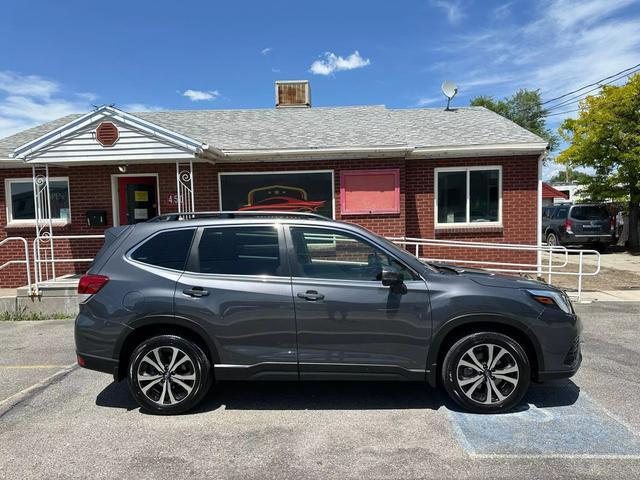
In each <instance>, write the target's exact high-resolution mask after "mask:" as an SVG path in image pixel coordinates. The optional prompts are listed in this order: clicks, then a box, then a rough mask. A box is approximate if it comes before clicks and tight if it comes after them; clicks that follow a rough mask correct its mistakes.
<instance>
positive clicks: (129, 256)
mask: <svg viewBox="0 0 640 480" xmlns="http://www.w3.org/2000/svg"><path fill="white" fill-rule="evenodd" d="M180 230H193V234H192V236H191V244H190V245H189V248H188V249H187V250H188V251H187V258H186V260H185V262H184V267H183V268H182V270H177V269H175V268H169V267H163V266H161V265H154V264H153V263H147V262H143V261H141V260H137V259H135V258H133V257H132V255H133V254H134V253H135V252H136V251H137V250H138V249H139V248H140V247H142V246H143V245H144V244H145V243H147V242H149V241H150V240H151V239H153V238H155V237H157V236H158V235H161V234H163V233H168V232H176V231H180ZM197 235H198V227H195V226H188V227H177V228H165V229H162V230H158V231H157V232H154V233H153V234H152V235H149V236H148V237H145V238H143V239H142V240H140V241H139V242H138V243H136V244H135V245H134V246H133V247H131V248H129V250H127V252H126V253H125V255H124V258H125V259H126V260H127V261H129V262H131V263H135V264H136V265H138V266H141V267H142V268H146V269H149V268H159V269H161V270H165V271H167V272H178V273H184V272H185V271H186V268H187V267H188V266H189V261H190V259H191V254H192V252H193V245H194V243H195V239H196V236H197Z"/></svg>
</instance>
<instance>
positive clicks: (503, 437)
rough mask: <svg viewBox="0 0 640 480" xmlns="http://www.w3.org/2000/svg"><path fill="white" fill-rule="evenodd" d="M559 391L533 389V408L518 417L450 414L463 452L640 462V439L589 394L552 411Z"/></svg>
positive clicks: (519, 413) (531, 403)
mask: <svg viewBox="0 0 640 480" xmlns="http://www.w3.org/2000/svg"><path fill="white" fill-rule="evenodd" d="M557 390H559V389H558V388H557V387H556V388H553V387H550V388H549V387H546V388H545V387H539V386H536V387H532V390H531V392H530V394H529V395H528V396H527V397H525V402H528V408H527V407H526V406H525V407H524V408H523V409H521V410H520V411H516V412H514V413H506V414H500V415H478V414H472V413H463V412H458V411H451V410H450V411H449V418H450V420H451V424H452V426H453V429H454V431H455V432H456V435H457V437H458V440H459V441H460V444H461V446H462V447H463V449H464V450H465V451H466V452H467V453H469V454H471V455H490V456H496V455H497V456H499V455H523V456H525V455H529V456H531V455H533V456H556V455H562V456H565V455H567V456H570V455H576V456H596V457H597V456H603V457H606V456H634V457H635V456H640V437H639V436H638V435H636V434H634V433H633V432H632V431H631V430H630V429H629V428H627V427H626V426H625V425H624V424H623V423H621V422H620V421H618V420H616V419H615V418H614V417H612V416H611V415H610V414H609V413H607V411H605V410H604V409H603V408H602V407H600V406H598V405H597V404H596V403H595V402H594V401H592V400H591V399H589V398H588V396H587V395H585V394H584V393H581V394H580V395H577V396H576V398H575V399H573V400H572V401H571V402H570V403H569V402H564V404H563V402H558V403H560V404H559V405H557V406H556V405H554V406H548V405H549V403H550V402H548V401H544V400H543V398H544V397H547V398H548V397H549V396H553V395H554V393H559V392H557ZM574 400H575V401H574ZM541 405H544V406H541Z"/></svg>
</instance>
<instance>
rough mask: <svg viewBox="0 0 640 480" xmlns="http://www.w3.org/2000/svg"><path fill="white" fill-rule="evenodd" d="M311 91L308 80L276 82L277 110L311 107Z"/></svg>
mask: <svg viewBox="0 0 640 480" xmlns="http://www.w3.org/2000/svg"><path fill="white" fill-rule="evenodd" d="M310 106H311V90H310V88H309V81H308V80H279V81H277V82H276V108H285V107H307V108H308V107H310Z"/></svg>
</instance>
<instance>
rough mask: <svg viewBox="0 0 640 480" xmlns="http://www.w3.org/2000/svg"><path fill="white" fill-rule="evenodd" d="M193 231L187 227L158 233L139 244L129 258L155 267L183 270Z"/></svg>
mask: <svg viewBox="0 0 640 480" xmlns="http://www.w3.org/2000/svg"><path fill="white" fill-rule="evenodd" d="M194 231H195V230H194V229H193V228H189V229H185V230H171V231H168V232H162V233H159V234H158V235H155V236H153V237H151V238H150V239H149V240H147V241H146V242H144V243H143V244H142V245H140V246H139V247H138V248H137V249H136V250H135V251H134V252H133V253H132V254H131V258H132V259H133V260H137V261H139V262H142V263H148V264H149V265H155V266H157V267H164V268H170V269H172V270H184V267H185V264H186V262H187V257H188V256H189V247H190V246H191V239H192V238H193V232H194Z"/></svg>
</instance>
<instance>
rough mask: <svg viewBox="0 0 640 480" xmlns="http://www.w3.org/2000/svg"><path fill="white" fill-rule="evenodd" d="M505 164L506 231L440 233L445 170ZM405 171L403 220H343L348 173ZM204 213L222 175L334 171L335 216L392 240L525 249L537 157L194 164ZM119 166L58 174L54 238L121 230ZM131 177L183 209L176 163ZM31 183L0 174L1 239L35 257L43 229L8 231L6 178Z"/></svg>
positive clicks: (440, 252)
mask: <svg viewBox="0 0 640 480" xmlns="http://www.w3.org/2000/svg"><path fill="white" fill-rule="evenodd" d="M464 165H502V168H503V170H502V173H503V177H502V191H503V193H502V195H503V196H502V201H503V210H502V212H503V228H495V227H492V228H486V227H484V228H473V229H471V228H468V229H455V230H446V231H444V230H436V229H435V228H434V193H433V187H434V176H433V169H434V168H436V167H444V166H464ZM376 168H399V169H400V213H399V214H386V215H348V216H345V217H344V218H341V215H340V185H339V182H340V170H341V169H349V170H351V169H376ZM194 170H195V172H194V184H195V192H196V195H195V204H196V205H195V207H196V210H200V211H205V210H218V209H219V205H218V198H219V195H218V180H217V174H218V172H266V171H291V170H296V171H300V170H334V182H335V185H334V192H335V212H336V218H337V219H343V220H345V221H349V222H353V223H357V224H360V225H362V226H364V227H366V228H369V229H370V230H372V231H374V232H376V233H378V234H380V235H384V236H411V237H421V238H438V239H450V240H468V241H483V242H503V243H525V244H535V241H536V189H537V157H535V156H526V157H497V158H482V159H474V158H468V159H447V160H405V159H380V160H377V159H366V160H340V161H329V160H326V161H309V162H277V163H275V162H261V163H247V164H218V165H215V166H214V165H211V164H208V163H199V164H194ZM119 173H120V172H119V171H118V169H117V167H116V166H95V167H72V168H54V167H52V168H50V171H49V174H50V176H62V177H69V193H70V201H71V205H70V207H71V215H72V217H71V219H72V221H71V224H70V225H68V226H64V227H55V226H54V235H79V234H101V233H103V231H104V228H103V227H89V226H87V224H86V220H85V213H86V211H87V210H106V211H107V223H108V225H107V228H108V227H110V226H112V225H113V218H112V216H113V207H112V193H111V179H112V177H111V176H112V175H116V174H119ZM127 174H158V179H159V187H160V188H159V196H160V205H159V211H160V212H161V213H170V212H173V211H175V210H176V206H175V205H171V204H169V203H168V194H169V193H172V192H175V191H176V179H175V164H173V163H172V164H163V165H137V166H129V168H128V170H127ZM21 177H22V178H30V177H31V169H26V168H21V169H0V190H1V191H0V239H3V238H6V237H7V236H19V237H25V238H27V240H28V241H29V254H30V255H32V251H33V243H32V242H33V238H34V236H35V228H34V227H33V226H29V227H7V219H6V208H5V182H4V179H5V178H21ZM101 243H102V240H69V241H64V240H61V241H58V242H57V243H56V249H55V252H56V257H57V258H64V257H66V258H82V257H86V258H91V257H93V256H94V255H95V253H96V252H97V250H98V249H99V247H100V245H101ZM421 255H427V256H437V257H438V258H446V257H449V258H474V259H487V260H496V259H501V260H503V259H506V260H507V261H513V262H519V263H524V262H527V263H534V262H535V254H534V253H532V254H526V253H522V252H503V251H498V250H474V251H469V250H468V249H460V248H458V249H456V248H440V247H439V248H437V250H436V249H432V250H431V251H427V250H423V251H421ZM12 258H13V259H22V258H24V253H23V247H22V245H21V244H18V243H11V244H5V245H3V246H1V247H0V264H2V263H4V262H5V261H7V260H9V259H12ZM86 268H87V264H58V266H57V267H56V273H57V274H58V275H60V274H65V273H72V272H83V271H84V270H86ZM24 284H26V276H25V273H24V267H23V266H22V265H14V266H11V267H7V268H5V269H3V270H0V287H9V286H19V285H24Z"/></svg>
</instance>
